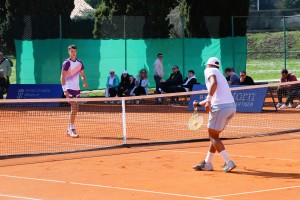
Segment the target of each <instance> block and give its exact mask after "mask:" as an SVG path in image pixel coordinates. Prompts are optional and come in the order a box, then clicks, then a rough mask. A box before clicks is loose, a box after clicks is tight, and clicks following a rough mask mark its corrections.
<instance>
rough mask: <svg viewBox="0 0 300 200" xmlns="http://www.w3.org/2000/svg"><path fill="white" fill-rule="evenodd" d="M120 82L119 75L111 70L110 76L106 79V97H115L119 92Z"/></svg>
mask: <svg viewBox="0 0 300 200" xmlns="http://www.w3.org/2000/svg"><path fill="white" fill-rule="evenodd" d="M119 84H120V79H119V77H118V76H117V75H115V71H114V70H110V71H109V76H108V77H107V81H106V91H105V97H115V96H116V95H117V92H118V87H119Z"/></svg>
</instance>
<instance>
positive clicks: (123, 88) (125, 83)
mask: <svg viewBox="0 0 300 200" xmlns="http://www.w3.org/2000/svg"><path fill="white" fill-rule="evenodd" d="M129 85H130V79H129V74H128V73H127V71H125V70H124V71H123V73H122V76H121V81H120V84H119V88H118V96H119V97H123V96H124V95H126V94H127V95H128V94H129V91H128V90H129Z"/></svg>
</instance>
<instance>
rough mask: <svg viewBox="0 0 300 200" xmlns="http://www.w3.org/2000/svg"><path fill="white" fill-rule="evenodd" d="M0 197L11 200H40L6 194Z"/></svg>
mask: <svg viewBox="0 0 300 200" xmlns="http://www.w3.org/2000/svg"><path fill="white" fill-rule="evenodd" d="M0 197H8V198H13V199H26V200H40V199H34V198H29V197H21V196H14V195H7V194H0Z"/></svg>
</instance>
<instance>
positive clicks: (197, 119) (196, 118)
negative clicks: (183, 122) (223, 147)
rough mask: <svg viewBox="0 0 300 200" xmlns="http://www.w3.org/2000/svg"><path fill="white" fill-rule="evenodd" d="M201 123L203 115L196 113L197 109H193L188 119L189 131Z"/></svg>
mask: <svg viewBox="0 0 300 200" xmlns="http://www.w3.org/2000/svg"><path fill="white" fill-rule="evenodd" d="M202 124H203V117H202V116H201V115H199V114H198V112H197V111H195V112H194V113H193V115H192V117H191V118H190V120H189V121H188V129H189V130H191V131H196V130H198V129H199V128H200V127H201V126H202Z"/></svg>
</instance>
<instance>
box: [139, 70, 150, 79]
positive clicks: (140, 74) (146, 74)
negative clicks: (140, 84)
mask: <svg viewBox="0 0 300 200" xmlns="http://www.w3.org/2000/svg"><path fill="white" fill-rule="evenodd" d="M142 72H145V78H148V73H147V70H145V69H142V70H141V71H140V73H139V77H142Z"/></svg>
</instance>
